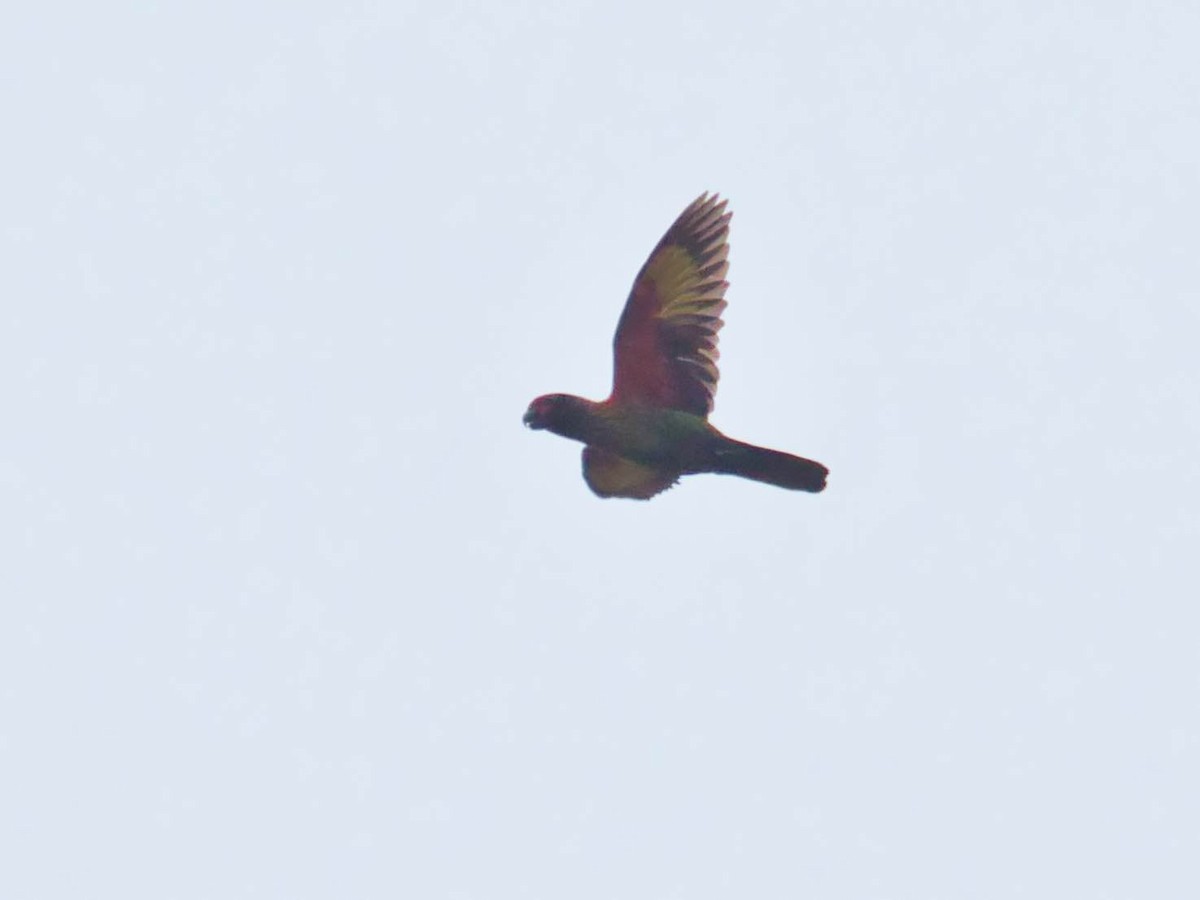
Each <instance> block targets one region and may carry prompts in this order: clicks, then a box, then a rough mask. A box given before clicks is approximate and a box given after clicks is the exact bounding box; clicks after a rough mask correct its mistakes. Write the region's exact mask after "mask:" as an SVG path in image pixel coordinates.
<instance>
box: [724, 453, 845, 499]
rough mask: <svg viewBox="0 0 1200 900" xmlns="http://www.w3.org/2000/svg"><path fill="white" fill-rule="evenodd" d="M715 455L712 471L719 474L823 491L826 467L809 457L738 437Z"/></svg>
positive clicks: (803, 489) (788, 487)
mask: <svg viewBox="0 0 1200 900" xmlns="http://www.w3.org/2000/svg"><path fill="white" fill-rule="evenodd" d="M718 458H719V460H720V462H719V464H718V467H717V469H716V471H718V472H720V473H722V474H725V475H740V476H741V477H742V478H750V479H753V480H754V481H761V482H764V483H766V484H773V485H775V486H776V487H781V488H787V489H788V490H789V491H811V492H812V493H814V494H815V493H818V492H820V491H823V490H825V476H826V475H828V474H829V470H828V469H827V468H825V467H824V466H823V465H821V464H820V463H819V462H814V461H813V460H811V459H804V458H803V457H800V456H792V455H791V454H790V453H781V452H780V451H778V450H768V449H766V448H765V447H755V446H753V445H752V444H743V443H741V442H739V441H730V442H729V446H728V447H726V448H722V449H721V450H720V451H718Z"/></svg>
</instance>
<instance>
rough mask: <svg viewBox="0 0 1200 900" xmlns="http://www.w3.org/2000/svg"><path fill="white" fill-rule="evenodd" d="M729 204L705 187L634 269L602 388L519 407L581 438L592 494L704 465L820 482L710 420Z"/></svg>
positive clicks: (810, 486)
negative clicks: (604, 394)
mask: <svg viewBox="0 0 1200 900" xmlns="http://www.w3.org/2000/svg"><path fill="white" fill-rule="evenodd" d="M727 203H728V201H727V200H722V199H720V196H719V195H718V194H713V195H712V196H709V194H708V192H705V193H703V194H701V195H700V196H699V197H698V198H696V200H694V201H693V202H692V203H691V205H689V206H688V207H687V209H685V210H684V211H683V212H682V213H681V214H680V215H679V218H677V219H676V220H675V222H674V224H672V225H671V227H670V228H669V229H667V233H666V234H665V235H663V237H662V240H660V241H659V242H658V245H657V246H656V247H655V248H654V250H653V252H652V253H651V254H650V256H649V258H648V259H647V260H646V262H645V264H644V265H643V266H642V268H641V271H639V272H638V274H637V278H635V279H634V282H633V289H632V290H631V291H630V293H629V298H628V299H627V300H626V301H625V308H624V310H623V311H622V312H621V318H620V320H619V321H618V323H617V331H616V335H615V337H614V338H613V383H612V391H611V393H610V394H609V396H608V398H607V399H605V400H600V401H595V400H586V399H584V398H583V397H576V396H573V395H571V394H545V395H543V396H540V397H537V398H536V399H534V400H533V402H532V403H530V404H529V408H528V409H527V410H526V412H525V416H524V424H525V425H526V427H528V428H531V429H537V430H546V431H549V432H551V433H553V434H557V435H560V436H562V437H565V438H570V439H572V440H576V441H580V442H581V443H583V445H584V447H583V479H584V481H586V482H587V485H588V487H589V488H591V489H592V491H593V492H594V493H595V494H596V495H597V496H599V497H604V498H608V497H626V498H630V499H636V500H649V499H650V498H651V497H654V496H656V495H657V494H660V493H661V492H663V491H665V490H667V489H668V488H670V487H672V486H674V485H675V484H677V483H678V482H679V479H680V478H681V477H682V476H684V475H696V474H700V473H704V472H713V473H717V474H721V475H738V476H740V477H742V478H749V479H752V480H754V481H759V482H763V483H765V484H770V485H775V486H776V487H781V488H787V489H788V490H793V491H809V492H811V493H818V492H820V491H822V490H824V488H825V479H826V476H827V475H828V474H829V470H828V469H827V468H825V466H823V465H821V463H819V462H815V461H813V460H811V459H804V458H803V457H799V456H792V455H791V454H789V453H783V452H781V451H779V450H768V449H766V448H765V447H756V446H754V445H753V444H745V443H742V442H741V441H736V440H734V439H733V438H730V437H726V436H725V435H724V434H722V433H721V432H720V431H718V430H717V429H716V428H715V427H713V426H712V425H711V424H709V422H708V416H709V414H710V413H711V412H712V410H713V398H714V395H715V394H716V389H717V378H718V377H719V371H718V368H717V360H718V358H719V354H718V352H717V332H718V331H720V329H721V328H722V327H723V326H724V324H725V323H724V321H723V320H722V319H721V314H722V313H723V312H724V310H725V307H726V300H725V291H726V289H727V288H728V287H729V283H728V282H727V281H726V280H725V276H726V273H727V272H728V270H729V244H728V237H729V221H730V219H731V218H732V215H733V214H732V213H731V212H727V211H726V205H727Z"/></svg>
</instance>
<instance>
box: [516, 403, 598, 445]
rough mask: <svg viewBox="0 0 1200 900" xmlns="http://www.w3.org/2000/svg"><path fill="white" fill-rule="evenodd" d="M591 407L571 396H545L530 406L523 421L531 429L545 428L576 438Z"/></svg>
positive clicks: (589, 404)
mask: <svg viewBox="0 0 1200 900" xmlns="http://www.w3.org/2000/svg"><path fill="white" fill-rule="evenodd" d="M591 405H593V404H591V403H589V402H588V401H587V400H584V399H583V398H582V397H573V396H571V395H570V394H545V395H543V396H541V397H538V398H537V399H536V400H534V401H533V402H532V403H530V404H529V409H527V410H525V417H524V419H522V421H523V422H524V423H525V425H526V426H527V427H529V428H534V429H543V428H545V429H548V430H550V431H553V432H554V433H555V434H561V435H564V436H565V437H576V436H577V435H576V432H577V431H578V429H579V427H580V425H582V423H583V422H584V421H585V420H586V418H587V409H588V407H589V406H591Z"/></svg>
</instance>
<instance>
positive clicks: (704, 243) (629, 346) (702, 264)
mask: <svg viewBox="0 0 1200 900" xmlns="http://www.w3.org/2000/svg"><path fill="white" fill-rule="evenodd" d="M725 203H726V201H724V200H720V201H719V200H718V198H717V196H716V195H713V196H712V197H709V196H708V194H702V195H701V196H700V197H698V198H697V199H696V200H695V202H693V203H692V205H691V206H689V207H688V208H687V209H685V210H684V211H683V213H682V214H681V215H680V216H679V218H678V219H676V220H675V224H674V225H672V226H671V227H670V228H669V229H668V230H667V233H666V234H665V235H663V238H662V240H661V241H659V242H658V246H657V247H655V248H654V252H653V253H651V254H650V258H649V259H647V260H646V264H645V265H644V266H642V270H641V271H640V272H638V276H637V280H636V281H634V283H633V290H632V291H631V292H630V294H629V299H628V300H627V301H625V310H624V312H622V313H621V321H620V322H618V323H617V334H616V336H615V337H614V338H613V389H612V396H611V397H610V398H609V400H610V402H613V403H644V404H648V405H653V406H662V407H666V408H668V409H680V410H683V411H685V412H689V413H693V414H695V415H698V416H707V415H708V414H709V413H710V412H711V411H712V407H713V394H715V393H716V390H717V378H718V376H719V373H718V371H717V357H718V356H719V354H718V353H717V332H718V331H719V330H720V328H721V326H722V325H723V324H724V323H723V322H722V321H721V311H722V310H724V309H725V288H727V287H728V286H729V284H728V282H727V281H725V273H726V271H728V269H729V263H728V261H727V259H726V257H727V256H728V254H729V245H728V244H727V243H726V238H727V237H728V235H729V219H730V217H731V216H732V213H727V212H725Z"/></svg>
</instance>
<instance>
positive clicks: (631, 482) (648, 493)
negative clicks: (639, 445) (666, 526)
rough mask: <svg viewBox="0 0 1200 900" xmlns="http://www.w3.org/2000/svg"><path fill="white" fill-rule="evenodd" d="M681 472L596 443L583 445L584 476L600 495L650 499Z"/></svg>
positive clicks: (672, 482) (669, 484)
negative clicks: (629, 456) (635, 459)
mask: <svg viewBox="0 0 1200 900" xmlns="http://www.w3.org/2000/svg"><path fill="white" fill-rule="evenodd" d="M680 474H681V473H679V472H677V471H672V470H664V469H656V468H654V467H652V466H644V465H642V464H641V463H636V462H633V461H632V460H629V459H626V458H625V457H623V456H618V455H617V454H615V453H610V452H609V451H607V450H601V449H600V448H599V447H584V448H583V480H584V481H586V482H587V485H588V487H590V488H591V489H592V491H593V492H594V493H595V494H596V495H598V496H600V497H630V498H632V499H635V500H649V499H650V498H651V497H653V496H654V495H655V494H659V493H662V492H663V491H665V490H666V489H667V488H669V487H671V485H673V484H675V482H676V481H678V480H679V476H680Z"/></svg>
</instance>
